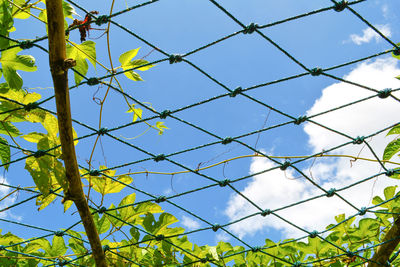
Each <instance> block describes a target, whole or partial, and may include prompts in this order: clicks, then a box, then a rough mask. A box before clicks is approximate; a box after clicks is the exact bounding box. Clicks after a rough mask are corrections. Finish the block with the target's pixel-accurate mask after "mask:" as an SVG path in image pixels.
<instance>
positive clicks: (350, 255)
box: [346, 251, 356, 258]
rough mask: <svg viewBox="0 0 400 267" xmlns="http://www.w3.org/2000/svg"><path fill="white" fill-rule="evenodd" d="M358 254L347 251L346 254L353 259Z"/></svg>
mask: <svg viewBox="0 0 400 267" xmlns="http://www.w3.org/2000/svg"><path fill="white" fill-rule="evenodd" d="M355 255H356V254H354V252H352V251H347V252H346V256H347V257H349V258H352V257H354V256H355Z"/></svg>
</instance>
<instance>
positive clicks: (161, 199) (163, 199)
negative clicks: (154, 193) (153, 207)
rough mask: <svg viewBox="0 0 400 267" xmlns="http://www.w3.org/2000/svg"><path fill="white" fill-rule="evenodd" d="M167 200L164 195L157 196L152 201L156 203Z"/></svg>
mask: <svg viewBox="0 0 400 267" xmlns="http://www.w3.org/2000/svg"><path fill="white" fill-rule="evenodd" d="M166 200H167V198H166V197H165V196H159V197H158V198H156V199H155V200H154V201H155V202H156V203H161V202H164V201H166Z"/></svg>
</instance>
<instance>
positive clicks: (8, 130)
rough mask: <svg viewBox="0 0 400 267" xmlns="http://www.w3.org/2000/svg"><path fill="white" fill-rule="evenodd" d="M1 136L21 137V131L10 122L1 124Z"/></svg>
mask: <svg viewBox="0 0 400 267" xmlns="http://www.w3.org/2000/svg"><path fill="white" fill-rule="evenodd" d="M0 134H5V135H7V136H10V135H11V136H12V137H15V136H19V135H21V133H20V131H19V130H18V129H17V127H15V126H14V125H12V124H11V123H10V122H0Z"/></svg>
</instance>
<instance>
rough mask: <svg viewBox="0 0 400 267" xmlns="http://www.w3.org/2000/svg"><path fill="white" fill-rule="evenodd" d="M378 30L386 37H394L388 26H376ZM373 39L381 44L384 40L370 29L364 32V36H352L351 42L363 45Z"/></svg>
mask: <svg viewBox="0 0 400 267" xmlns="http://www.w3.org/2000/svg"><path fill="white" fill-rule="evenodd" d="M376 28H377V29H378V30H379V31H380V32H381V33H382V34H383V35H385V36H386V37H391V36H392V31H391V29H390V27H389V25H388V24H385V25H376ZM373 39H375V41H376V42H379V41H381V40H382V37H381V36H379V35H378V34H377V33H376V32H375V31H374V30H373V29H371V28H369V27H368V28H366V29H364V30H363V33H362V35H358V34H351V35H350V41H351V42H353V43H355V44H356V45H361V44H363V43H369V42H371V41H372V40H373Z"/></svg>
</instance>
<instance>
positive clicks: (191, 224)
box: [181, 215, 200, 230]
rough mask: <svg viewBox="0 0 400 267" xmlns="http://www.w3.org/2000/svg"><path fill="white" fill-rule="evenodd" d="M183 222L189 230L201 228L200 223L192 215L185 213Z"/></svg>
mask: <svg viewBox="0 0 400 267" xmlns="http://www.w3.org/2000/svg"><path fill="white" fill-rule="evenodd" d="M181 223H182V224H183V226H185V228H186V229H188V230H195V229H198V228H200V223H199V222H198V221H196V220H194V219H192V218H190V217H187V216H185V215H183V216H182V220H181Z"/></svg>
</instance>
